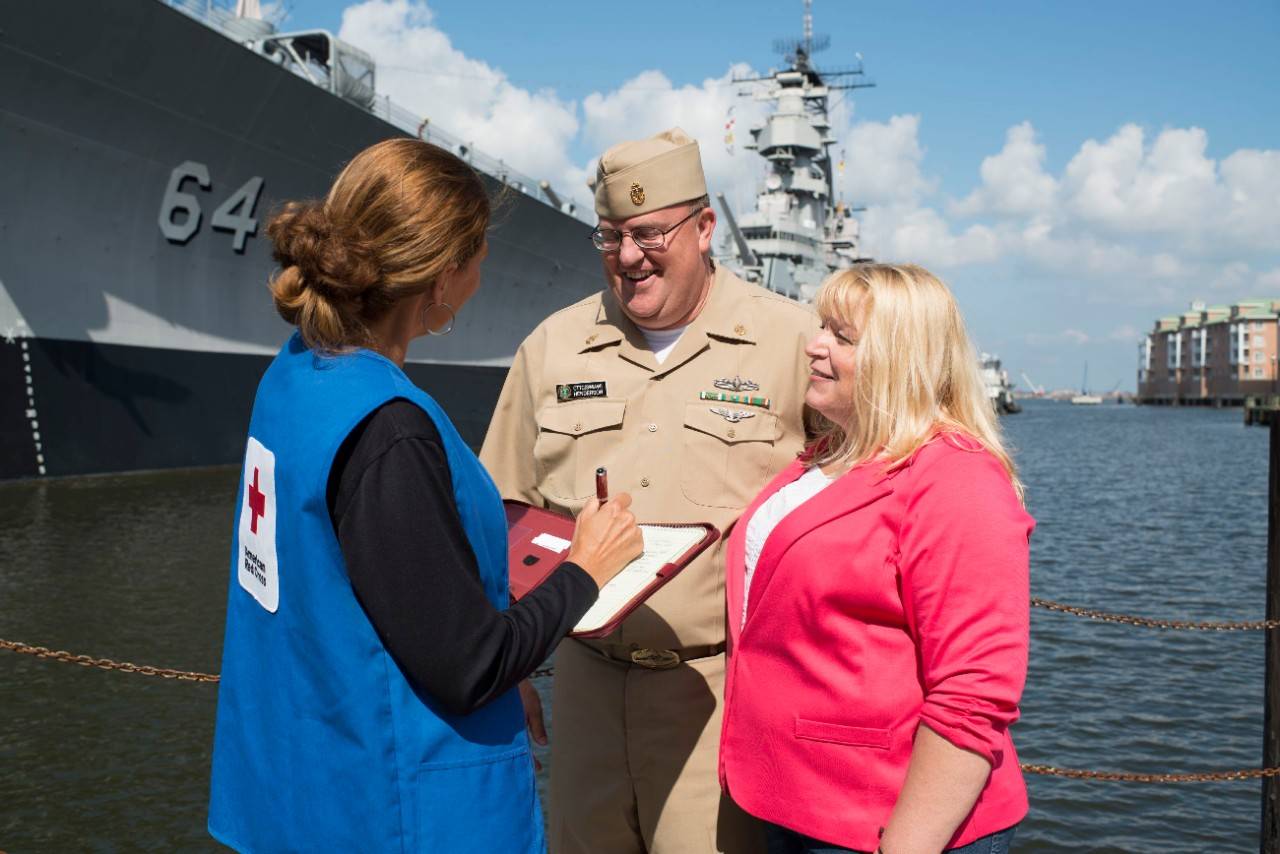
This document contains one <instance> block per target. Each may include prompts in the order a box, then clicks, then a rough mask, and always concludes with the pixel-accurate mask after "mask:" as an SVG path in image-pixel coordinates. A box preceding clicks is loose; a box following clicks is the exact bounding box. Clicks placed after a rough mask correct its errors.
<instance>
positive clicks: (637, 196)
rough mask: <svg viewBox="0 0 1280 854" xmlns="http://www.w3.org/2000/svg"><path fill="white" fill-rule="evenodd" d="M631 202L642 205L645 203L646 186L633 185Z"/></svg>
mask: <svg viewBox="0 0 1280 854" xmlns="http://www.w3.org/2000/svg"><path fill="white" fill-rule="evenodd" d="M631 204H633V205H635V206H636V207H640V206H641V205H643V204H644V187H641V186H640V185H639V184H632V185H631Z"/></svg>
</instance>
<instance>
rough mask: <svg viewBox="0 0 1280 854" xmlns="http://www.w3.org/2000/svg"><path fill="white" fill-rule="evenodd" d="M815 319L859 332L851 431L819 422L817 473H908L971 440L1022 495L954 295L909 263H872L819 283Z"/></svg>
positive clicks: (812, 450)
mask: <svg viewBox="0 0 1280 854" xmlns="http://www.w3.org/2000/svg"><path fill="white" fill-rule="evenodd" d="M816 307H817V309H818V314H819V316H821V317H822V318H823V319H824V321H825V320H833V321H835V322H836V323H838V324H840V325H841V326H846V327H851V328H855V329H857V331H858V336H857V352H856V354H855V356H854V360H855V376H854V392H853V397H854V399H853V410H852V411H853V415H852V416H851V418H850V423H849V424H846V425H839V424H835V423H833V422H831V421H828V420H827V419H824V418H820V419H819V421H820V423H819V428H818V438H817V439H816V441H814V442H813V443H811V444H810V446H809V448H808V450H807V452H806V453H807V455H808V456H810V457H811V458H812V459H813V462H814V463H815V464H816V465H827V464H828V463H844V464H847V465H857V464H859V463H864V462H868V461H870V460H873V459H874V460H878V461H882V462H884V463H885V464H886V470H887V471H893V470H895V469H898V468H901V467H902V466H903V465H905V464H906V463H907V462H908V461H909V460H910V459H911V457H912V455H913V454H915V453H916V451H918V450H919V449H920V448H921V447H923V446H924V445H925V444H927V443H928V442H931V441H935V440H942V441H948V440H949V441H952V442H953V443H955V444H956V445H957V446H959V447H964V444H963V443H962V442H961V441H960V438H961V437H964V436H967V437H969V438H971V439H973V440H974V441H976V442H977V443H978V444H979V445H981V446H982V447H983V448H985V449H986V450H987V451H988V452H990V453H991V455H992V456H994V457H995V458H996V459H997V460H999V461H1000V463H1001V465H1003V466H1004V469H1005V471H1006V472H1007V473H1008V475H1009V481H1010V483H1011V484H1012V485H1013V488H1014V491H1015V492H1016V493H1017V495H1018V498H1019V500H1021V499H1022V497H1023V487H1022V483H1021V481H1019V480H1018V475H1017V470H1016V469H1015V467H1014V465H1013V460H1012V459H1011V458H1010V456H1009V453H1008V452H1007V451H1006V450H1005V447H1004V442H1003V440H1002V439H1001V436H1000V423H999V420H998V418H997V416H996V412H995V408H994V407H993V406H992V404H991V401H990V400H989V399H988V397H987V394H986V388H985V385H984V383H983V381H982V370H981V367H980V366H979V365H978V359H977V355H976V353H975V352H974V349H973V345H972V344H971V343H970V342H969V336H968V333H967V332H966V331H965V327H964V319H963V318H962V317H961V316H960V309H959V307H957V306H956V302H955V299H954V297H952V295H951V291H949V290H948V289H947V286H946V285H944V284H943V283H942V282H941V281H940V280H939V279H938V278H937V277H936V276H934V275H933V274H932V273H930V272H929V271H928V270H926V269H924V268H923V267H917V266H915V265H913V264H900V265H891V264H868V265H863V266H858V267H854V268H853V269H850V270H842V271H840V272H838V273H835V274H834V275H832V276H831V277H830V278H829V279H827V281H826V282H824V283H823V285H822V289H821V290H820V291H819V293H818V298H817V300H816Z"/></svg>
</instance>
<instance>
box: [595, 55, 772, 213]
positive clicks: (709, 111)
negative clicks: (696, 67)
mask: <svg viewBox="0 0 1280 854" xmlns="http://www.w3.org/2000/svg"><path fill="white" fill-rule="evenodd" d="M746 76H754V75H753V73H752V70H751V68H750V67H748V66H746V65H735V66H733V67H732V68H729V69H728V70H727V71H726V72H725V73H724V75H723V76H721V77H718V78H708V79H707V80H704V81H702V83H700V84H698V85H692V84H687V85H684V86H675V85H673V84H672V82H671V81H670V80H669V79H668V78H667V76H666V75H665V74H663V73H662V72H660V71H644V72H642V73H640V74H637V75H636V76H635V77H633V78H631V79H630V80H628V81H627V82H626V83H624V84H623V85H622V86H620V87H619V88H618V89H615V90H614V91H612V92H608V93H600V92H594V93H592V94H590V95H588V96H587V97H586V98H584V99H583V101H582V117H583V124H582V137H583V140H584V141H585V142H586V143H587V144H588V147H589V148H590V150H592V151H595V152H602V151H604V150H605V149H607V148H609V147H610V146H612V145H614V144H616V143H618V142H621V141H622V140H624V139H634V138H636V137H640V136H648V135H650V134H654V133H657V132H658V131H661V130H664V129H666V128H669V127H673V126H675V127H679V128H681V129H683V130H684V131H685V132H686V133H688V134H689V135H690V136H692V137H693V138H694V139H696V140H698V146H699V148H700V149H701V151H702V168H703V170H704V171H705V172H706V176H707V187H708V190H709V191H710V192H711V194H712V195H713V196H714V195H715V194H716V193H717V192H723V193H725V194H726V197H727V198H728V199H729V201H730V203H731V204H732V205H733V206H734V208H735V210H741V209H742V208H743V207H745V206H748V205H750V204H751V203H752V199H753V197H754V195H755V192H756V189H757V184H758V183H759V182H760V180H761V179H762V178H763V175H764V163H763V161H762V160H761V159H760V157H759V156H758V155H756V153H755V152H753V151H746V150H744V149H743V147H742V146H743V144H744V143H746V142H749V141H750V139H751V134H750V132H749V131H750V128H751V127H753V126H754V125H756V124H758V123H759V122H760V121H761V120H762V119H763V116H764V113H763V109H762V107H761V105H760V104H758V103H757V102H755V101H751V100H748V99H745V98H739V97H738V95H737V92H738V89H739V87H738V86H735V85H733V83H732V81H733V79H734V78H735V77H746ZM730 121H732V123H733V126H732V134H733V143H732V146H730V145H728V144H727V143H726V141H725V140H726V135H727V131H726V125H727V124H728V123H729V122H730ZM588 167H589V168H590V169H592V170H594V168H595V163H594V161H592V163H590V164H589V165H588ZM582 174H583V178H584V180H585V177H586V175H587V169H585V168H584V169H583V172H582Z"/></svg>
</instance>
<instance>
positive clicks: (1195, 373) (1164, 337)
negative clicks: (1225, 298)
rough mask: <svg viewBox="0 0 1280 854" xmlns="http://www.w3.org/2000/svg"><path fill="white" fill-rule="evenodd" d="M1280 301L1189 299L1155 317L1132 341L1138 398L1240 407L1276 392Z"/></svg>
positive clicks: (1163, 401)
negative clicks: (1141, 335)
mask: <svg viewBox="0 0 1280 854" xmlns="http://www.w3.org/2000/svg"><path fill="white" fill-rule="evenodd" d="M1278 318H1280V299H1258V300H1244V301H1242V302H1239V303H1236V304H1235V305H1211V306H1206V305H1204V304H1203V303H1192V305H1191V308H1190V310H1188V311H1184V312H1183V313H1181V314H1172V315H1167V316H1165V317H1161V318H1159V319H1158V320H1156V322H1155V327H1154V328H1153V329H1152V330H1151V332H1150V333H1148V335H1147V337H1146V338H1145V339H1144V340H1143V341H1141V342H1140V343H1139V344H1138V402H1139V403H1153V404H1164V405H1169V406H1179V405H1182V406H1186V405H1200V406H1240V405H1242V404H1243V403H1244V399H1245V398H1246V397H1248V396H1249V395H1255V394H1276V393H1277V392H1278V391H1280V384H1278V383H1277V372H1276V370H1277V366H1276V355H1277V345H1278V344H1280V323H1278V320H1277V319H1278Z"/></svg>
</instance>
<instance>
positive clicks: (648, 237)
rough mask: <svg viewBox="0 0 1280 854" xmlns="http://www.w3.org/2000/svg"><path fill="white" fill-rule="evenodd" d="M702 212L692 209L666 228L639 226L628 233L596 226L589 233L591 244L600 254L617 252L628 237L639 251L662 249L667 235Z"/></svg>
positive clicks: (665, 243)
mask: <svg viewBox="0 0 1280 854" xmlns="http://www.w3.org/2000/svg"><path fill="white" fill-rule="evenodd" d="M702 210H703V208H694V209H693V210H692V211H690V212H689V215H688V216H686V217H685V218H684V219H682V220H680V221H679V222H677V223H676V224H675V225H671V226H667V227H666V228H658V227H657V226H656V225H641V226H637V227H636V228H633V229H631V230H630V231H618V230H617V229H616V228H600V227H598V226H597V227H596V228H595V229H594V230H592V232H591V242H592V243H594V244H595V247H596V248H597V249H599V250H600V251H601V252H617V251H618V250H619V249H621V248H622V238H624V237H626V236H628V235H630V236H631V240H632V241H633V242H634V243H635V245H636V246H639V247H640V248H641V249H662V248H663V247H664V246H666V245H667V235H668V234H670V233H671V232H673V231H675V230H676V229H677V228H679V227H680V226H682V225H684V224H685V223H686V222H688V221H689V220H691V219H692V218H693V217H694V216H696V215H697V214H698V213H700V212H701V211H702Z"/></svg>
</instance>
